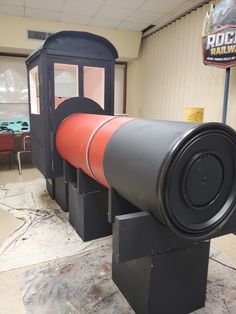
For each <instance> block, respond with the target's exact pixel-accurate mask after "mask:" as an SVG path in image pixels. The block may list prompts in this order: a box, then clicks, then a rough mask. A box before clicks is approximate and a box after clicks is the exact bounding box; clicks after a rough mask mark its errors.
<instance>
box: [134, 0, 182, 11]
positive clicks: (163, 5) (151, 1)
mask: <svg viewBox="0 0 236 314" xmlns="http://www.w3.org/2000/svg"><path fill="white" fill-rule="evenodd" d="M185 1H186V0H175V1H173V0H164V1H163V0H148V1H147V2H145V3H144V4H143V5H142V6H141V7H140V8H139V9H140V10H141V11H146V12H161V13H168V12H170V11H172V10H174V9H175V8H176V7H177V6H179V5H181V4H183V3H184V2H185Z"/></svg>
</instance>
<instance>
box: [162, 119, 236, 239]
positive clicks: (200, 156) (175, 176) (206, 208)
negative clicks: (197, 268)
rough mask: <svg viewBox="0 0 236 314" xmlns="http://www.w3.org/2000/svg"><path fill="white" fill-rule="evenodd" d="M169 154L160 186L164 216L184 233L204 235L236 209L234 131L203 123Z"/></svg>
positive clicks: (221, 126) (235, 146)
mask: <svg viewBox="0 0 236 314" xmlns="http://www.w3.org/2000/svg"><path fill="white" fill-rule="evenodd" d="M169 156H170V158H169V160H168V163H167V164H165V166H164V172H165V175H164V180H163V182H162V183H163V184H162V185H161V188H162V192H161V193H163V194H162V195H163V200H164V201H163V202H162V208H163V210H162V212H163V216H164V217H165V219H166V221H167V223H168V225H169V226H171V227H172V228H173V229H174V231H177V232H178V233H181V235H185V236H186V237H189V238H192V237H198V238H204V237H206V236H207V235H209V234H210V233H212V232H214V231H216V230H217V228H218V227H219V226H222V224H224V223H225V222H226V221H227V219H228V217H229V216H230V214H231V212H232V211H233V210H234V208H235V203H236V181H235V174H236V162H235V161H236V137H235V132H234V131H233V130H232V129H231V128H230V127H228V126H226V125H222V124H215V123H212V124H211V123H209V124H202V125H200V126H199V128H197V129H195V130H193V131H192V132H190V133H189V134H188V135H187V136H186V137H185V138H184V139H182V141H181V142H179V143H178V145H175V148H174V149H173V150H172V152H171V153H170V155H169Z"/></svg>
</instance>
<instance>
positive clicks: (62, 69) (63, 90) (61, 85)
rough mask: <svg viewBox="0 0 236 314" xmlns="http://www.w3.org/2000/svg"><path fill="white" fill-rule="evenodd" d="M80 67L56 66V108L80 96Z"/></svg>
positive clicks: (71, 65)
mask: <svg viewBox="0 0 236 314" xmlns="http://www.w3.org/2000/svg"><path fill="white" fill-rule="evenodd" d="M78 78H79V76H78V65H75V64H62V63H55V64H54V82H55V83H54V90H55V108H57V107H58V106H59V105H60V104H61V103H62V102H63V101H64V100H66V99H68V98H71V97H77V96H79V80H78Z"/></svg>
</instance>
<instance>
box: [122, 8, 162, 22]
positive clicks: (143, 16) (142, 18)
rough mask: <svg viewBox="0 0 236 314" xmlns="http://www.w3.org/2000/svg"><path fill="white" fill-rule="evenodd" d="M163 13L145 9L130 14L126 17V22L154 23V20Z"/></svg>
mask: <svg viewBox="0 0 236 314" xmlns="http://www.w3.org/2000/svg"><path fill="white" fill-rule="evenodd" d="M161 16H162V14H161V13H157V12H152V13H151V12H144V11H140V10H138V11H136V12H135V13H133V14H132V15H131V16H129V17H128V18H127V19H126V22H134V23H140V24H148V25H150V24H152V23H153V21H155V20H157V19H158V18H159V17H161Z"/></svg>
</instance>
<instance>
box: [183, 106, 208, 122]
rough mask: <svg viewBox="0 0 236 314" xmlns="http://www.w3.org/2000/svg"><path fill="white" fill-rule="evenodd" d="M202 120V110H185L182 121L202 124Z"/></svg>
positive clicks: (191, 108)
mask: <svg viewBox="0 0 236 314" xmlns="http://www.w3.org/2000/svg"><path fill="white" fill-rule="evenodd" d="M203 118H204V108H193V107H189V108H185V111H184V121H185V122H196V123H202V122H203Z"/></svg>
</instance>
